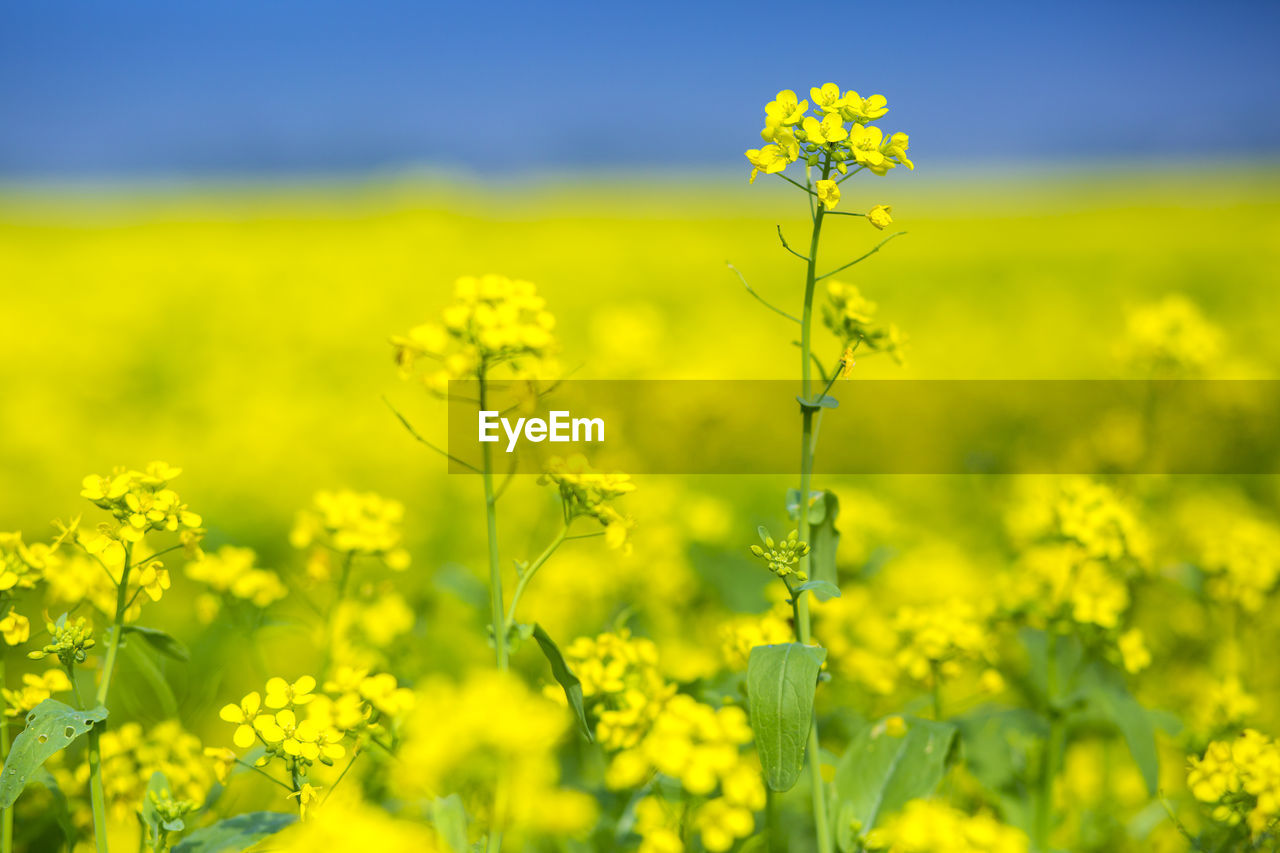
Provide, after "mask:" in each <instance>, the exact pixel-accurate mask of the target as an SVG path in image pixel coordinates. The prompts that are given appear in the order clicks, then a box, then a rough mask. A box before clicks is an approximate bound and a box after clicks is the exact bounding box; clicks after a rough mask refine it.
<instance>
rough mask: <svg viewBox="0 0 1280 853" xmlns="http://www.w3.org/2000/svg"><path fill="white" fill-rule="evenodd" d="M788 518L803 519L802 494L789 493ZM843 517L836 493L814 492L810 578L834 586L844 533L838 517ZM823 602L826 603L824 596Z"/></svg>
mask: <svg viewBox="0 0 1280 853" xmlns="http://www.w3.org/2000/svg"><path fill="white" fill-rule="evenodd" d="M787 514H788V515H790V516H791V518H792V520H795V521H799V519H800V491H799V489H788V490H787ZM838 515H840V499H839V498H837V497H836V496H835V493H834V492H828V491H821V492H811V493H810V501H809V577H810V578H811V579H812V580H816V581H826V582H827V583H830V584H834V583H836V581H837V577H836V548H837V546H839V544H840V531H839V530H836V517H837V516H838ZM818 600H819V601H826V600H827V599H825V598H823V597H822V596H821V595H819V596H818Z"/></svg>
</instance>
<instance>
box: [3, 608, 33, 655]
mask: <svg viewBox="0 0 1280 853" xmlns="http://www.w3.org/2000/svg"><path fill="white" fill-rule="evenodd" d="M0 635H3V636H4V641H5V643H6V644H7V645H10V646H17V645H21V644H22V643H25V642H26V641H27V638H28V637H30V636H31V622H30V621H29V620H28V619H27V617H25V616H23V615H22V614H21V613H19V612H18V611H16V610H14V609H13V608H10V609H9V612H8V613H7V614H5V617H4V618H3V619H0Z"/></svg>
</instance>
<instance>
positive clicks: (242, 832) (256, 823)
mask: <svg viewBox="0 0 1280 853" xmlns="http://www.w3.org/2000/svg"><path fill="white" fill-rule="evenodd" d="M297 820H298V817H297V815H292V814H284V813H282V812H249V813H248V814H242V815H236V816H235V817H231V818H227V819H226V820H224V821H219V822H218V823H215V824H214V825H213V826H208V827H205V828H204V829H197V830H196V831H195V832H193V833H191V834H190V835H189V836H187V837H186V838H185V839H183V840H182V841H181V842H179V843H178V844H177V845H175V846H174V848H173V853H232V851H241V850H245V849H247V848H249V847H251V846H252V845H254V844H256V843H258V842H259V841H261V840H262V839H264V838H269V837H270V836H272V835H275V834H276V833H277V832H279V831H280V830H282V829H284V828H285V827H287V826H291V825H292V824H294V823H296V822H297ZM374 840H375V839H370V841H374Z"/></svg>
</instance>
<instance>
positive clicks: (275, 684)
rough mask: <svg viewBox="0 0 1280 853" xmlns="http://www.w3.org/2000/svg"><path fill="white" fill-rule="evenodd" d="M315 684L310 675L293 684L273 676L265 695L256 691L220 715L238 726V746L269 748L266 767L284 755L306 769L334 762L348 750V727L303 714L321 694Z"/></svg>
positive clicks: (301, 770)
mask: <svg viewBox="0 0 1280 853" xmlns="http://www.w3.org/2000/svg"><path fill="white" fill-rule="evenodd" d="M315 688H316V680H315V679H314V678H312V677H311V676H309V675H304V676H302V677H301V678H299V679H298V680H297V681H294V682H292V683H291V682H289V681H286V680H285V679H283V678H272V679H270V680H268V681H267V684H266V697H265V698H263V696H262V695H261V694H259V693H258V692H257V691H254V692H252V693H249V694H248V695H246V696H245V697H244V698H243V699H241V700H240V702H239V704H232V705H224V706H223V708H222V710H221V711H219V712H218V716H220V717H221V718H222V719H223V720H225V721H226V722H228V723H232V724H234V725H235V726H236V730H235V735H234V736H233V738H232V741H233V742H234V743H235V745H236V746H237V747H239V748H240V749H249V748H250V747H252V746H253V745H254V744H255V743H257V744H260V745H261V746H262V747H263V748H264V750H265V754H264V755H263V757H262V758H260V759H259V760H258V764H259V765H260V766H262V765H265V764H267V763H269V762H270V761H272V760H273V759H277V758H278V759H279V760H280V761H282V762H283V763H284V764H285V765H286V766H287V767H289V768H290V769H291V770H296V772H297V773H299V774H305V773H306V771H307V768H309V767H310V766H311V765H312V764H313V763H314V762H316V761H319V762H320V763H322V764H332V763H333V762H334V761H335V760H336V759H339V758H341V757H342V756H344V755H345V754H346V747H344V746H343V745H342V739H343V736H344V735H345V734H346V732H345V731H344V730H343V729H341V728H338V727H337V726H336V725H332V724H329V725H317V723H316V722H314V721H313V720H312V719H311V718H310V717H307V718H299V712H302V713H304V714H305V713H306V707H305V706H307V705H308V704H310V703H311V702H313V701H314V700H315V699H316V696H315V695H314V694H313V691H314V690H315ZM273 712H274V713H273Z"/></svg>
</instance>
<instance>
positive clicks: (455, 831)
mask: <svg viewBox="0 0 1280 853" xmlns="http://www.w3.org/2000/svg"><path fill="white" fill-rule="evenodd" d="M431 823H432V825H433V826H434V827H435V829H436V832H437V833H439V835H440V837H441V838H443V839H444V842H445V844H447V845H448V847H449V849H450V850H452V851H453V853H468V851H469V850H470V849H471V845H470V844H468V843H467V808H466V806H464V805H463V804H462V798H461V797H459V796H458V795H457V794H450V795H449V796H447V797H437V798H436V799H435V801H434V802H432V804H431Z"/></svg>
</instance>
